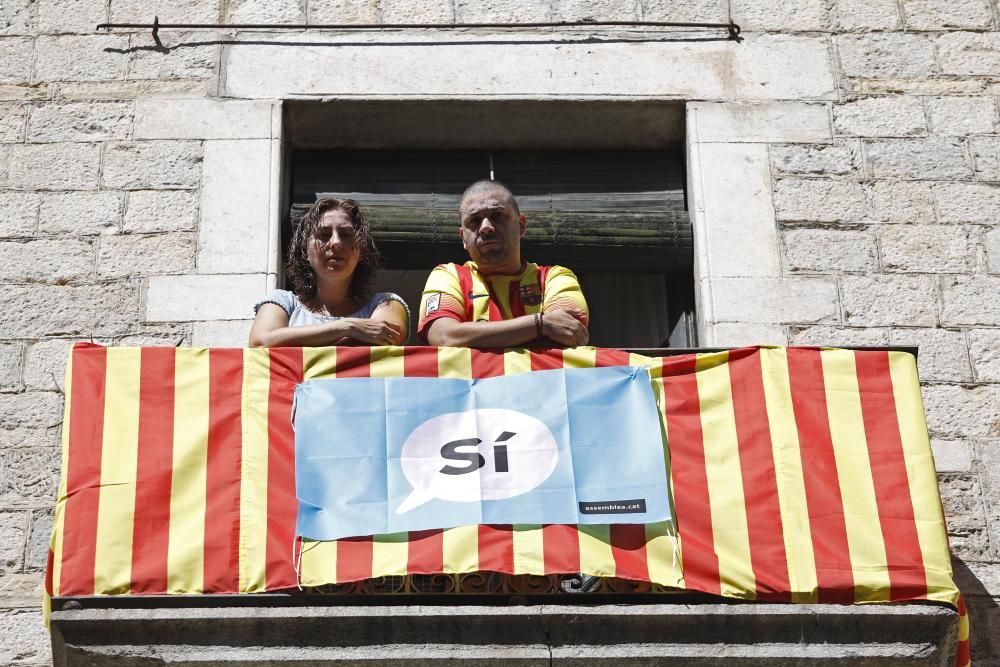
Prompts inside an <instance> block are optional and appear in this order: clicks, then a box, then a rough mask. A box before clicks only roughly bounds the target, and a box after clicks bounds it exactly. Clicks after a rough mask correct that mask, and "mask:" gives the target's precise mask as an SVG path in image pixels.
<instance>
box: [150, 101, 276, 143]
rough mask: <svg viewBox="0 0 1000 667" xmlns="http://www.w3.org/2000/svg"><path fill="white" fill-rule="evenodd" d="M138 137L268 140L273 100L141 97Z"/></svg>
mask: <svg viewBox="0 0 1000 667" xmlns="http://www.w3.org/2000/svg"><path fill="white" fill-rule="evenodd" d="M134 136H135V138H136V139H269V138H270V137H271V103H270V102H258V101H245V100H233V101H220V100H212V99H177V100H163V99H158V100H139V101H137V102H136V107H135V135H134Z"/></svg>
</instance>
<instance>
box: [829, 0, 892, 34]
mask: <svg viewBox="0 0 1000 667" xmlns="http://www.w3.org/2000/svg"><path fill="white" fill-rule="evenodd" d="M833 25H834V29H835V30H839V31H843V32H865V31H868V30H896V29H898V28H899V26H900V20H899V6H898V5H897V4H896V0H836V3H835V5H834V18H833Z"/></svg>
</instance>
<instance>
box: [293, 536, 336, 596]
mask: <svg viewBox="0 0 1000 667" xmlns="http://www.w3.org/2000/svg"><path fill="white" fill-rule="evenodd" d="M299 567H300V569H299V574H300V576H299V579H300V581H301V583H302V585H303V586H322V585H324V584H335V583H337V543H336V542H314V541H312V540H303V544H302V562H301V565H300V566H299Z"/></svg>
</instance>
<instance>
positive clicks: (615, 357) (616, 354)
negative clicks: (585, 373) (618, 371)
mask: <svg viewBox="0 0 1000 667" xmlns="http://www.w3.org/2000/svg"><path fill="white" fill-rule="evenodd" d="M628 362H629V354H628V352H623V351H622V350H605V349H603V348H602V349H600V350H598V351H597V359H596V361H595V362H594V366H596V367H597V368H603V367H606V366H628Z"/></svg>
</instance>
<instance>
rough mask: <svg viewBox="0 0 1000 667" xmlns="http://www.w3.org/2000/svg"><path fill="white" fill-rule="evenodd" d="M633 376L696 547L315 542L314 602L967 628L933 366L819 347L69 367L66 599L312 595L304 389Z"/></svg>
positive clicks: (358, 353) (454, 538)
mask: <svg viewBox="0 0 1000 667" xmlns="http://www.w3.org/2000/svg"><path fill="white" fill-rule="evenodd" d="M623 364H631V365H639V366H649V367H650V368H651V374H652V377H653V385H654V393H655V395H656V397H657V402H658V405H659V407H660V410H661V416H662V424H661V426H662V428H663V429H664V431H665V432H666V434H667V440H668V442H669V448H668V455H669V457H670V464H671V465H670V468H671V475H672V479H671V487H672V492H673V499H674V506H675V516H676V525H677V530H676V532H674V531H673V529H672V528H671V527H670V525H668V524H651V525H645V526H643V525H607V526H589V527H587V526H569V525H544V526H542V525H513V526H510V525H507V526H495V525H494V526H486V525H480V526H463V527H459V528H453V529H448V530H430V531H422V532H419V533H409V534H396V535H377V536H374V537H366V538H352V539H346V540H339V541H336V542H307V543H305V544H303V545H301V551H302V557H301V571H300V575H301V578H300V580H301V583H302V584H303V585H305V586H318V585H324V584H333V583H343V582H348V581H356V580H359V579H366V578H369V577H379V576H386V575H404V574H428V573H439V572H445V573H464V572H473V571H479V570H488V571H496V572H505V573H511V574H539V575H541V574H557V573H575V572H583V573H585V574H590V575H597V576H605V577H619V578H624V579H634V580H641V581H651V582H655V583H657V584H662V585H665V586H671V587H676V588H681V589H688V590H692V591H701V592H705V593H712V594H716V595H721V596H725V597H732V598H739V599H744V600H762V601H785V602H820V603H840V604H844V603H847V604H850V603H863V602H894V601H904V600H934V601H939V602H946V603H949V604H951V605H954V606H956V608H959V609H962V608H963V607H962V606H960V604H959V593H958V590H957V589H956V587H955V584H954V582H953V581H952V573H951V564H950V558H949V551H948V543H947V537H946V533H945V524H944V516H943V513H942V509H941V502H940V498H939V495H938V488H937V478H936V475H935V471H934V462H933V459H932V457H931V451H930V445H929V440H928V436H927V430H926V426H925V422H924V415H923V407H922V403H921V398H920V387H919V383H918V380H917V373H916V365H915V359H914V358H913V356H912V355H910V354H907V353H903V352H887V351H851V350H841V349H817V348H745V349H739V350H733V351H730V352H717V353H707V354H696V355H681V356H673V357H665V358H662V359H661V358H647V357H641V356H638V355H634V354H629V353H627V352H622V351H617V350H604V349H593V348H577V349H570V350H545V351H529V350H506V351H478V350H470V349H460V348H432V347H376V348H367V347H339V348H284V349H272V350H266V349H246V350H242V349H190V348H104V347H100V346H96V345H91V344H79V345H77V346H76V347H75V348H74V349H73V352H72V354H71V358H70V362H69V364H68V368H67V382H66V411H65V421H64V427H63V461H62V478H61V480H62V481H61V487H60V490H59V499H58V503H57V506H56V513H55V524H54V528H53V536H52V542H51V553H50V562H51V564H50V567H49V569H48V577H47V587H48V591H49V593H50V594H51V595H53V596H78V595H105V594H107V595H122V594H133V595H135V594H154V593H160V594H162V593H251V592H260V591H273V590H280V589H286V588H292V587H295V586H296V585H297V577H296V572H295V569H294V567H293V557H292V554H293V552H294V551H295V547H296V545H295V534H294V531H295V511H296V501H295V489H294V485H295V482H294V452H293V434H292V429H291V420H290V414H291V407H292V406H291V401H292V394H293V388H294V386H295V384H297V383H298V382H301V381H303V380H304V379H313V378H326V377H367V376H371V377H400V376H411V377H455V378H465V379H468V378H485V377H493V376H498V375H503V374H514V373H527V372H531V371H533V370H541V369H550V368H586V367H594V366H613V365H623ZM964 618H965V617H964V615H963V619H964ZM963 627H964V633H965V634H964V639H965V649H966V653H965V656H966V659H967V643H968V642H967V636H968V633H967V626H963ZM960 649H961V646H960ZM960 653H961V651H960ZM960 657H961V656H960Z"/></svg>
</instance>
